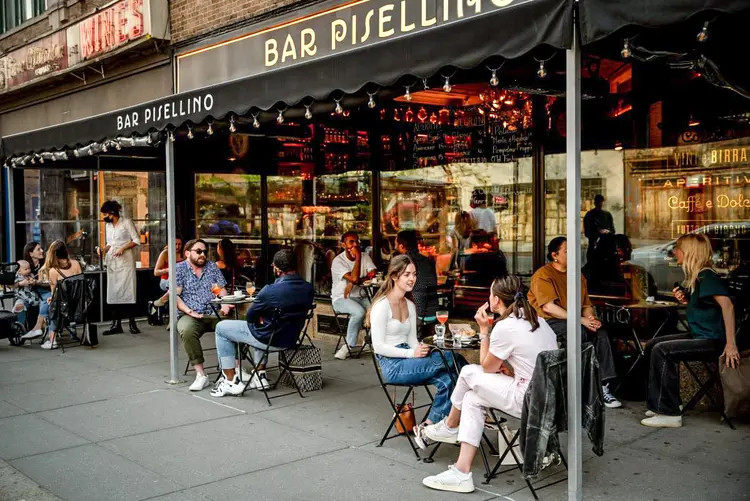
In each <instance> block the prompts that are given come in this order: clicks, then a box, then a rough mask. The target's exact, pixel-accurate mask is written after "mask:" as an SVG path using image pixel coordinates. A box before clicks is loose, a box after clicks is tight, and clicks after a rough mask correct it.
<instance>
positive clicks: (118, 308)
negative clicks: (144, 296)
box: [107, 303, 135, 320]
mask: <svg viewBox="0 0 750 501" xmlns="http://www.w3.org/2000/svg"><path fill="white" fill-rule="evenodd" d="M107 307H108V308H109V311H110V312H111V313H112V320H122V319H123V318H135V314H134V313H135V304H109V303H107Z"/></svg>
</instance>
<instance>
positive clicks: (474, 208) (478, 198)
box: [471, 189, 497, 234]
mask: <svg viewBox="0 0 750 501" xmlns="http://www.w3.org/2000/svg"><path fill="white" fill-rule="evenodd" d="M471 217H472V219H474V223H475V224H474V225H475V227H476V229H478V230H482V231H485V232H487V233H488V234H492V233H497V220H496V219H495V211H493V210H492V209H490V208H489V207H487V195H486V194H485V193H484V190H482V189H476V190H474V191H473V192H472V193H471Z"/></svg>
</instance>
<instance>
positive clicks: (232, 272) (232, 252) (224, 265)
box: [216, 238, 241, 288]
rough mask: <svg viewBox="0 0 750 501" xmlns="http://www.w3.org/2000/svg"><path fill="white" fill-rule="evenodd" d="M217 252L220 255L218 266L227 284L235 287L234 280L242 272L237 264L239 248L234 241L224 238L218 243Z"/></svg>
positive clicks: (217, 261)
mask: <svg viewBox="0 0 750 501" xmlns="http://www.w3.org/2000/svg"><path fill="white" fill-rule="evenodd" d="M216 254H218V257H219V259H217V260H216V266H218V267H219V269H220V270H221V274H222V275H224V280H226V281H227V284H229V285H230V286H231V287H232V288H234V282H235V280H236V279H237V277H238V276H239V275H240V274H241V273H240V269H239V266H237V248H236V247H235V245H234V242H232V241H231V240H230V239H228V238H222V239H221V240H219V243H218V244H217V245H216Z"/></svg>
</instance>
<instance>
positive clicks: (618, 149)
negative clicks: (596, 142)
mask: <svg viewBox="0 0 750 501" xmlns="http://www.w3.org/2000/svg"><path fill="white" fill-rule="evenodd" d="M615 151H622V142H621V141H617V142H615Z"/></svg>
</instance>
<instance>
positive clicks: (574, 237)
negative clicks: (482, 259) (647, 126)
mask: <svg viewBox="0 0 750 501" xmlns="http://www.w3.org/2000/svg"><path fill="white" fill-rule="evenodd" d="M565 99H566V116H567V117H566V131H567V144H566V176H567V182H566V188H567V190H566V192H567V193H566V197H567V198H566V205H567V207H566V209H567V239H568V346H567V351H568V501H582V500H583V443H582V429H581V397H582V391H581V322H580V317H581V272H580V269H581V47H580V44H579V41H578V30H577V29H576V25H575V23H573V45H572V47H571V48H570V49H569V50H567V51H566V54H565Z"/></svg>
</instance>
